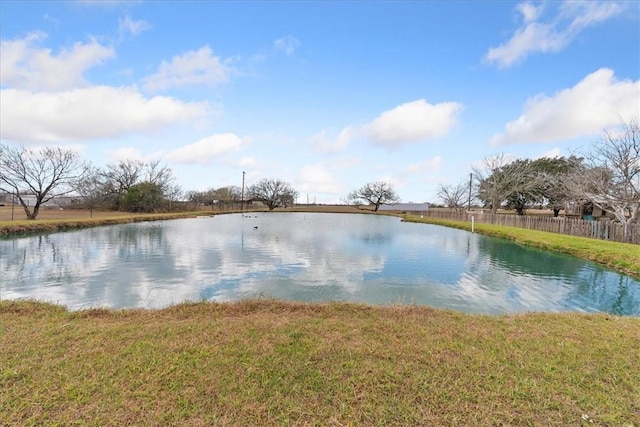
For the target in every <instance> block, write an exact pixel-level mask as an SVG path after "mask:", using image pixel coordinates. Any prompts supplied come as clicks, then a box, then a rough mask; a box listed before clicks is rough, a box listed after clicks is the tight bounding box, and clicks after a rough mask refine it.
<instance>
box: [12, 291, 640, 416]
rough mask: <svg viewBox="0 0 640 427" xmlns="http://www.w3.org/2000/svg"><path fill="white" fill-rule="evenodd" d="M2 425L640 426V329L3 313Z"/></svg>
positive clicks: (332, 309)
mask: <svg viewBox="0 0 640 427" xmlns="http://www.w3.org/2000/svg"><path fill="white" fill-rule="evenodd" d="M0 315H1V318H2V322H1V326H0V327H1V328H2V329H1V332H0V348H2V363H1V366H0V390H2V399H0V405H1V406H0V414H1V416H2V420H3V424H5V425H76V424H90V425H105V426H107V425H221V426H225V425H243V426H244V425H319V426H320V425H321V426H325V425H545V426H555V425H557V426H561V425H562V426H565V425H581V424H582V425H620V426H623V425H638V420H640V370H639V369H638V357H639V356H640V319H637V318H629V317H616V316H610V315H600V314H596V315H594V314H589V315H585V314H542V313H540V314H519V315H505V316H480V315H468V314H462V313H456V312H452V311H442V310H435V309H431V308H427V307H417V306H388V307H371V306H365V305H358V304H344V303H331V304H302V303H285V302H278V301H272V300H251V301H243V302H239V303H233V304H218V303H194V304H190V303H188V304H179V305H176V306H173V307H170V308H167V309H163V310H118V311H112V310H104V309H95V310H85V311H79V312H68V311H66V310H65V309H64V308H61V307H58V306H53V305H49V304H44V303H37V302H33V301H2V302H0Z"/></svg>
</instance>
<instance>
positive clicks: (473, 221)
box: [471, 215, 476, 233]
mask: <svg viewBox="0 0 640 427" xmlns="http://www.w3.org/2000/svg"><path fill="white" fill-rule="evenodd" d="M475 224H476V218H475V217H474V216H473V215H471V232H472V233H475Z"/></svg>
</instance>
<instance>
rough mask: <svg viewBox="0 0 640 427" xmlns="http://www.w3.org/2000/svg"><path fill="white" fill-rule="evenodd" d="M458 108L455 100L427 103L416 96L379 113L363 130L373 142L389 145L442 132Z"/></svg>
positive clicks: (452, 121)
mask: <svg viewBox="0 0 640 427" xmlns="http://www.w3.org/2000/svg"><path fill="white" fill-rule="evenodd" d="M461 111H462V105H461V104H459V103H457V102H442V103H440V104H429V103H428V102H427V101H425V100H424V99H419V100H417V101H413V102H408V103H406V104H401V105H399V106H397V107H395V108H394V109H392V110H389V111H385V112H383V113H382V114H380V116H378V117H377V118H376V119H375V120H374V121H373V122H372V123H371V124H369V125H367V126H365V128H364V131H365V133H366V134H367V135H368V136H369V137H370V138H371V139H372V140H373V142H374V144H376V145H380V146H385V147H388V148H393V147H397V146H400V145H404V144H408V143H411V142H416V141H421V140H427V139H435V138H438V137H441V136H444V135H446V134H447V133H449V132H450V131H451V129H452V128H453V127H454V126H455V124H456V123H457V119H458V115H459V114H460V112H461Z"/></svg>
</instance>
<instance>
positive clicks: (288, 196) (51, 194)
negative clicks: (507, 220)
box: [0, 120, 640, 224]
mask: <svg viewBox="0 0 640 427" xmlns="http://www.w3.org/2000/svg"><path fill="white" fill-rule="evenodd" d="M470 175H471V180H470V181H462V182H460V183H458V184H451V185H440V187H439V190H438V197H439V198H440V199H441V200H442V201H443V203H444V204H445V205H446V206H448V207H450V208H454V209H465V208H468V207H469V206H470V205H471V202H472V201H473V202H474V203H480V204H481V205H482V206H483V207H486V208H488V209H490V210H491V211H492V212H494V213H495V212H496V211H497V210H498V209H500V208H507V209H514V210H515V211H516V212H517V213H518V214H520V215H524V214H525V212H526V210H527V209H528V208H531V207H534V206H541V207H542V206H544V207H548V208H550V209H552V210H553V212H554V215H556V216H557V215H558V214H559V212H560V210H561V209H563V208H564V207H566V206H567V204H569V203H579V204H581V205H591V206H597V207H599V208H600V209H602V210H603V211H604V212H609V213H611V214H612V215H613V216H614V217H615V218H616V219H617V220H618V221H620V222H622V223H626V224H630V223H633V222H636V221H637V219H638V215H639V214H640V128H639V124H638V121H637V120H631V121H629V122H626V123H623V124H622V127H621V130H620V131H617V132H615V133H614V132H604V136H603V137H602V138H601V139H599V140H598V141H596V143H595V144H594V145H593V147H592V150H591V151H590V152H589V153H586V154H581V155H571V156H569V157H554V158H548V157H545V158H540V159H535V160H532V159H511V158H509V157H507V156H506V155H504V154H497V155H493V156H490V157H486V158H484V159H483V160H482V162H481V165H480V166H478V167H475V168H473V170H472V172H471V174H470ZM243 187H244V185H243ZM243 187H242V188H241V187H238V186H235V185H230V186H224V187H220V188H215V189H214V188H211V189H209V190H205V191H188V192H185V191H184V190H183V189H182V188H181V187H180V186H179V185H177V184H176V178H175V176H174V174H173V171H172V170H171V169H170V168H169V167H167V166H166V165H163V164H161V163H160V161H159V160H155V161H150V162H141V161H136V160H124V161H120V162H117V163H113V164H109V165H107V166H106V167H104V168H96V167H93V166H92V165H90V164H89V163H87V162H84V161H82V160H81V159H80V157H79V155H78V154H77V153H75V152H73V151H70V150H65V149H62V148H51V147H44V148H40V149H33V150H30V149H26V148H24V147H17V148H16V147H10V146H7V145H4V144H2V143H0V191H3V192H5V193H9V194H13V195H14V196H15V197H16V198H17V201H18V203H19V204H20V205H22V207H23V208H24V211H25V213H26V215H27V218H29V219H35V218H36V217H37V216H38V212H39V210H40V207H41V206H42V205H43V204H45V203H47V202H49V201H51V200H53V199H54V198H56V197H61V196H64V195H68V194H75V195H77V196H79V197H80V198H81V199H82V200H83V202H84V204H85V206H86V207H88V208H90V209H91V210H93V209H95V208H100V209H112V210H126V211H131V212H155V211H159V210H171V209H172V205H173V204H174V203H176V202H178V201H186V202H188V203H192V204H193V205H194V206H195V207H198V206H201V205H203V204H204V205H214V204H216V203H218V204H234V203H235V204H238V203H239V204H240V205H241V206H243V205H244V204H245V203H246V202H247V201H249V200H251V201H253V200H256V201H260V202H262V203H263V204H264V205H265V206H266V207H267V208H268V209H270V210H272V209H275V208H278V207H289V206H293V204H294V203H295V201H296V198H297V196H298V192H297V191H296V190H295V189H294V188H293V187H292V186H291V184H289V183H288V182H286V181H283V180H281V179H277V178H269V179H261V180H259V181H257V182H256V183H254V184H252V185H250V186H248V187H247V188H246V189H245V188H243ZM30 198H33V199H34V203H33V204H31V203H29V201H30ZM399 201H400V197H399V196H398V194H397V193H396V191H395V189H394V188H393V185H391V184H390V183H388V182H385V181H375V182H369V183H366V184H364V185H363V186H361V187H359V188H357V189H355V190H353V191H351V192H350V193H349V194H348V195H347V196H346V197H345V199H344V202H345V203H346V204H349V205H355V206H359V205H369V206H372V207H373V209H374V210H375V211H377V210H378V209H379V207H380V206H381V205H383V204H389V203H397V202H399Z"/></svg>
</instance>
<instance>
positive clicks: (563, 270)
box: [478, 236, 584, 278]
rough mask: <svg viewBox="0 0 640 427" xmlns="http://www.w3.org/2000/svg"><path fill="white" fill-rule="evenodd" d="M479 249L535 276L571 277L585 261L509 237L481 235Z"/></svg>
mask: <svg viewBox="0 0 640 427" xmlns="http://www.w3.org/2000/svg"><path fill="white" fill-rule="evenodd" d="M478 245H479V248H480V250H481V251H482V252H483V253H484V254H485V255H486V256H488V257H489V259H490V260H491V262H492V263H494V264H496V265H498V266H500V267H502V268H504V269H505V270H508V271H511V272H514V273H517V274H530V275H532V276H538V277H552V278H573V277H575V276H576V274H577V273H578V271H580V269H581V268H582V266H583V265H584V261H582V260H579V259H577V258H573V257H570V256H566V255H561V254H556V253H553V252H549V251H543V250H540V249H535V248H530V247H526V246H522V245H518V244H516V243H513V242H511V241H509V240H505V239H499V238H495V237H486V236H483V237H482V238H480V239H479V240H478Z"/></svg>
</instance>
